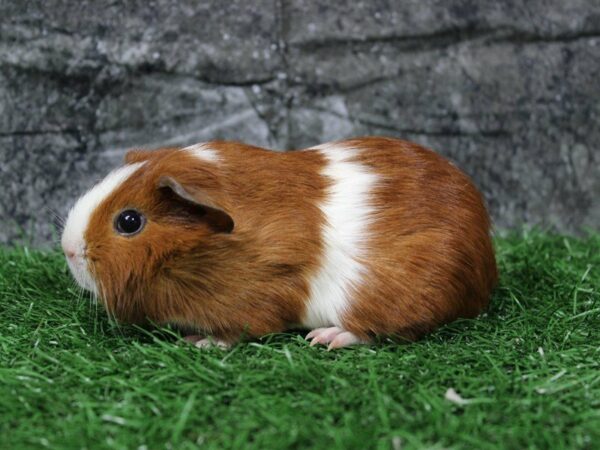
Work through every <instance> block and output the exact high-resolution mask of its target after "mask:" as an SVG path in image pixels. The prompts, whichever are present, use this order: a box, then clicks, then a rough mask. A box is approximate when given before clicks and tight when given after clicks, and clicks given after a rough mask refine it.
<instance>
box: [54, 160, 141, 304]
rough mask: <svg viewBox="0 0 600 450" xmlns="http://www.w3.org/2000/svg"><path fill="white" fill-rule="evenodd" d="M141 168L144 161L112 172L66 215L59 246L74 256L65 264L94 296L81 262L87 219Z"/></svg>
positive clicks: (94, 290)
mask: <svg viewBox="0 0 600 450" xmlns="http://www.w3.org/2000/svg"><path fill="white" fill-rule="evenodd" d="M144 164H145V161H143V162H138V163H134V164H128V165H125V166H123V167H120V168H118V169H116V170H113V171H112V172H111V173H109V174H108V175H107V176H106V178H104V179H103V180H102V181H101V182H99V183H98V184H96V185H95V186H94V187H93V188H92V189H90V190H89V191H88V192H86V193H85V194H84V195H83V196H81V197H80V198H79V200H77V202H76V203H75V205H74V206H73V207H72V208H71V210H70V211H69V215H68V217H67V221H66V223H65V229H64V230H63V234H62V238H61V243H62V247H63V249H64V250H65V252H66V251H72V252H74V253H75V255H76V256H75V258H74V260H73V261H71V260H69V259H68V258H67V263H68V264H69V268H70V269H71V272H72V273H73V276H74V277H75V280H76V281H77V283H79V285H80V286H81V287H82V288H84V289H87V290H89V291H92V292H94V293H95V294H97V293H98V289H97V286H96V283H95V282H94V280H93V278H92V275H91V274H90V271H89V269H88V267H87V261H86V259H85V251H86V242H85V238H84V236H85V232H86V230H87V227H88V223H89V221H90V216H91V215H92V213H93V212H94V210H95V209H96V208H97V207H98V205H99V204H100V203H102V201H103V200H104V199H106V198H107V197H108V196H109V195H110V194H111V193H112V192H114V191H115V189H116V188H117V187H119V186H120V185H121V184H123V182H124V181H125V180H127V179H128V178H129V177H130V176H131V175H132V174H133V173H134V172H135V171H136V170H138V169H139V168H140V167H142V166H143V165H144Z"/></svg>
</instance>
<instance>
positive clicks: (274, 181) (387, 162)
mask: <svg viewBox="0 0 600 450" xmlns="http://www.w3.org/2000/svg"><path fill="white" fill-rule="evenodd" d="M490 233H491V230H490V219H489V216H488V213H487V211H486V208H485V205H484V201H483V199H482V195H481V194H480V193H479V191H478V190H477V189H476V188H475V186H474V185H473V183H472V182H471V180H470V179H469V177H468V176H467V175H465V174H464V173H463V172H461V171H460V170H459V169H458V168H457V167H456V166H454V165H453V164H452V163H450V162H449V161H448V160H446V159H445V158H443V157H442V156H440V155H439V154H437V153H434V152H433V151H431V150H428V149H425V148H423V147H420V146H419V145H416V144H414V143H410V142H406V141H401V140H396V139H391V138H380V137H366V138H357V139H350V140H345V141H338V142H332V143H327V144H323V145H319V146H317V147H312V148H309V149H305V150H297V151H290V152H274V151H270V150H266V149H262V148H258V147H253V146H250V145H245V144H242V143H238V142H223V141H213V142H207V143H202V144H197V145H193V146H190V147H185V148H163V149H159V150H154V151H142V150H134V151H130V152H129V153H127V155H126V157H125V165H124V166H122V167H121V168H118V169H116V170H114V171H113V172H111V173H110V174H108V176H107V177H106V178H105V179H104V180H103V181H101V182H100V183H98V184H97V185H96V186H94V187H93V188H92V189H91V190H90V191H88V192H87V193H86V194H85V195H83V196H82V197H81V198H80V199H79V200H78V201H77V202H76V204H75V205H74V206H73V208H72V209H71V210H70V212H69V215H68V218H67V220H66V223H65V228H64V232H63V235H62V247H63V250H64V253H65V255H66V258H67V262H68V265H69V268H70V270H71V272H72V274H73V276H74V277H75V279H76V280H77V282H78V283H79V284H80V285H81V286H82V287H83V288H85V289H88V290H90V291H92V292H93V293H94V294H95V295H96V296H97V298H98V299H99V301H100V302H101V303H102V304H103V305H104V306H105V308H106V310H107V312H108V313H109V314H110V315H111V316H113V317H114V318H116V319H117V320H118V321H120V322H124V323H138V324H144V323H145V324H149V323H154V324H171V325H174V326H177V327H179V328H181V329H182V330H188V331H190V332H191V333H192V334H191V335H190V336H188V338H187V340H188V341H191V342H193V343H195V344H196V345H197V346H198V347H203V346H207V345H211V344H212V345H215V344H216V345H220V346H229V345H231V344H233V343H235V342H237V341H239V340H241V339H245V338H246V339H252V338H257V337H260V336H262V335H265V334H267V333H274V332H281V331H284V330H287V329H294V328H304V329H308V330H311V331H310V333H308V335H307V336H306V338H307V339H309V340H311V345H314V344H324V345H328V347H329V349H332V348H339V347H345V346H349V345H353V344H359V343H370V342H373V340H374V338H376V337H392V338H398V339H402V340H409V341H410V340H415V339H417V338H419V337H421V336H423V335H424V334H426V333H428V332H431V331H432V330H434V329H436V328H437V327H439V326H441V325H443V324H446V323H448V322H451V321H453V320H455V319H457V318H460V317H464V318H472V317H475V316H477V315H478V314H479V313H481V312H482V311H483V310H484V308H485V307H486V306H487V304H488V302H489V298H490V294H491V291H492V289H493V287H494V285H495V283H496V282H497V278H498V274H497V269H496V261H495V257H494V250H493V245H492V240H491V236H490Z"/></svg>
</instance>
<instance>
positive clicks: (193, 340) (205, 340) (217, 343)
mask: <svg viewBox="0 0 600 450" xmlns="http://www.w3.org/2000/svg"><path fill="white" fill-rule="evenodd" d="M183 339H184V340H185V341H186V342H189V343H190V344H192V345H194V346H195V347H198V348H213V347H218V348H220V349H221V350H227V349H228V348H230V347H231V344H229V343H228V342H225V341H222V340H221V339H217V338H214V337H211V336H208V337H204V336H200V335H193V336H186V337H184V338H183Z"/></svg>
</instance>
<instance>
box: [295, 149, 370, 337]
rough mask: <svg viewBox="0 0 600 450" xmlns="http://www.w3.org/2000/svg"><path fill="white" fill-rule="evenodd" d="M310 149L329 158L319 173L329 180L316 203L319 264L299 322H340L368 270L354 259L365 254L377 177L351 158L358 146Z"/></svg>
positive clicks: (326, 324)
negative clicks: (321, 217)
mask: <svg viewBox="0 0 600 450" xmlns="http://www.w3.org/2000/svg"><path fill="white" fill-rule="evenodd" d="M314 149H316V150H318V151H319V152H321V153H322V154H323V155H324V156H325V157H326V158H327V161H328V164H327V165H326V166H325V168H324V169H323V172H322V174H323V175H324V176H326V177H328V178H329V179H330V180H331V181H332V185H331V186H330V187H329V189H328V192H327V197H326V199H325V201H324V202H323V203H322V204H321V205H320V208H321V211H322V212H323V214H324V216H325V220H326V222H325V225H324V227H323V230H322V240H323V245H324V249H323V255H322V265H321V267H320V269H319V271H318V272H317V274H316V275H315V276H314V277H313V279H312V280H310V297H309V300H308V303H307V307H306V311H305V315H304V318H303V320H302V325H303V326H305V327H307V328H316V327H329V326H338V327H341V326H342V324H341V319H342V317H343V315H344V313H345V312H346V311H347V309H348V306H349V303H350V301H351V299H350V295H351V289H352V287H354V286H357V285H359V284H360V282H361V279H362V276H363V274H364V273H365V270H366V268H365V267H364V266H363V265H362V264H361V263H360V262H359V261H358V258H360V257H364V256H365V251H366V250H365V245H364V244H365V241H366V239H367V237H368V231H367V226H368V224H369V221H370V218H371V216H372V214H373V213H374V208H373V207H372V206H370V204H369V201H370V195H371V191H372V188H373V186H374V184H375V183H376V181H377V176H376V175H375V174H374V173H372V172H370V171H369V170H368V168H366V167H365V166H363V165H361V164H360V163H358V162H354V161H352V158H353V156H355V155H357V154H358V152H359V149H356V148H350V147H346V146H344V145H343V144H326V145H320V146H319V147H315V148H314Z"/></svg>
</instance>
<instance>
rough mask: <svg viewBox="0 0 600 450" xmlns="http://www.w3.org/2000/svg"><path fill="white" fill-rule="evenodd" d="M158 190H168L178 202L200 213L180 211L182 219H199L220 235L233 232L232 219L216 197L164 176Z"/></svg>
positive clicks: (160, 180) (159, 180) (178, 209)
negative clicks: (191, 206) (185, 203)
mask: <svg viewBox="0 0 600 450" xmlns="http://www.w3.org/2000/svg"><path fill="white" fill-rule="evenodd" d="M158 188H159V189H169V190H170V191H171V192H172V193H173V194H174V195H175V196H176V197H177V198H178V199H179V200H180V202H181V201H183V202H187V203H189V204H192V205H195V206H196V207H198V208H199V209H200V211H201V213H200V214H190V212H189V211H188V210H186V211H181V215H182V217H185V218H191V217H201V218H202V220H203V221H205V222H207V223H208V224H209V225H210V226H211V227H212V228H213V229H214V230H215V231H217V232H220V233H231V232H232V231H233V227H234V222H233V219H232V217H231V216H230V215H229V214H228V213H227V212H226V211H225V209H224V207H223V205H220V204H219V203H220V202H219V201H218V199H217V198H215V197H216V196H214V195H211V194H210V193H209V192H208V191H207V190H204V189H197V188H194V187H191V186H186V185H184V184H183V183H181V182H179V181H177V180H176V179H175V178H173V177H171V176H168V175H164V176H161V177H160V178H159V179H158ZM174 210H175V211H180V208H174Z"/></svg>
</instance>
